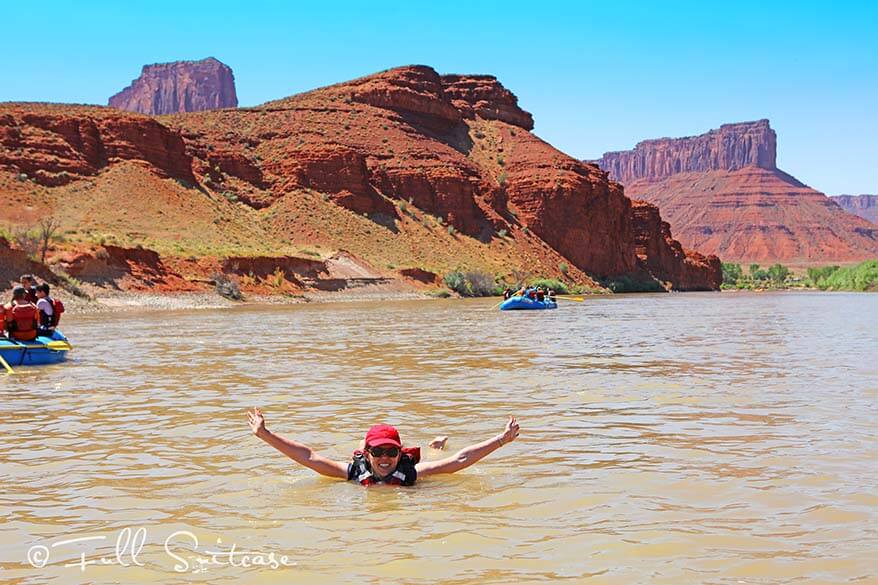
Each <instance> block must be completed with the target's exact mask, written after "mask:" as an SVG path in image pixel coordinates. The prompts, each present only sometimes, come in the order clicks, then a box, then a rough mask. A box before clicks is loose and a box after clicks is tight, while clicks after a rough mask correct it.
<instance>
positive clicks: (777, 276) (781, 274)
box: [768, 264, 790, 285]
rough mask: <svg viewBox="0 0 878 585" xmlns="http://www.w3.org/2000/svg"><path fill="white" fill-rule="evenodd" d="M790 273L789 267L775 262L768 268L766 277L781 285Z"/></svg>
mask: <svg viewBox="0 0 878 585" xmlns="http://www.w3.org/2000/svg"><path fill="white" fill-rule="evenodd" d="M789 275H790V269H789V268H787V267H786V266H784V265H783V264H775V265H773V266H772V267H771V268H769V269H768V278H769V280H771V282H773V283H774V284H776V285H782V284H783V283H784V282H786V279H787V276H789Z"/></svg>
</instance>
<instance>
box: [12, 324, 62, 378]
mask: <svg viewBox="0 0 878 585" xmlns="http://www.w3.org/2000/svg"><path fill="white" fill-rule="evenodd" d="M71 349H73V348H72V347H71V345H70V342H68V341H67V338H66V337H64V334H62V333H61V332H60V331H55V332H54V333H53V334H52V336H51V337H45V336H42V335H41V336H39V337H37V338H36V339H34V340H32V341H16V340H14V339H8V338H6V337H0V356H3V359H4V360H6V363H8V364H9V365H10V366H12V367H13V368H14V367H16V366H43V365H46V364H59V363H61V362H63V361H64V360H66V359H67V352H68V351H70V350H71ZM0 372H2V369H0Z"/></svg>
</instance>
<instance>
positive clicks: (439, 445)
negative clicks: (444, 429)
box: [428, 435, 448, 451]
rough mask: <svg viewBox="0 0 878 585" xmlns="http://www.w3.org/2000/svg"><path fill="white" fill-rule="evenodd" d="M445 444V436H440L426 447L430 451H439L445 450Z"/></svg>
mask: <svg viewBox="0 0 878 585" xmlns="http://www.w3.org/2000/svg"><path fill="white" fill-rule="evenodd" d="M447 442H448V437H447V436H445V435H440V436H438V437H435V438H434V439H433V440H432V441H430V443H429V444H428V446H429V447H430V448H431V449H439V450H440V451H441V450H442V449H444V448H445V444H446V443H447Z"/></svg>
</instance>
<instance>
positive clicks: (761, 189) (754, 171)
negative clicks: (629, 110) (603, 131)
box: [597, 120, 878, 264]
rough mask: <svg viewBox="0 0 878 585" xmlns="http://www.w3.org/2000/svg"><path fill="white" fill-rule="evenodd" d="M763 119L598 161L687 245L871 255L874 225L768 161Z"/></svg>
mask: <svg viewBox="0 0 878 585" xmlns="http://www.w3.org/2000/svg"><path fill="white" fill-rule="evenodd" d="M775 161H776V138H775V133H774V131H773V130H772V129H771V128H770V127H769V125H768V121H767V120H760V121H758V122H750V123H743V124H726V125H724V126H722V127H721V128H720V129H719V130H711V131H710V132H708V133H706V134H703V135H701V136H695V137H688V138H680V139H677V140H675V139H669V138H663V139H660V140H647V141H644V142H641V143H639V144H638V145H637V147H635V149H634V150H632V151H629V152H614V153H607V154H606V155H604V157H603V158H602V159H601V160H600V161H597V162H598V163H599V164H600V165H601V166H602V168H604V169H605V170H607V171H608V173H609V174H610V177H611V178H615V179H616V180H619V181H620V182H622V183H623V184H624V185H625V192H626V193H627V194H628V196H629V197H634V198H640V199H644V200H646V201H649V202H651V203H653V204H655V205H658V206H659V208H660V209H661V210H662V213H663V214H664V216H665V218H666V219H667V220H668V222H669V223H670V224H671V226H672V227H673V229H674V234H675V235H676V237H678V238H679V240H680V242H681V243H682V244H683V245H684V246H686V247H691V248H694V249H697V250H699V251H701V252H703V253H706V254H717V255H719V256H720V257H722V258H723V260H728V261H741V262H759V263H772V262H786V263H796V264H819V263H823V262H830V261H832V262H838V261H842V262H843V261H854V260H863V259H867V258H871V257H874V256H875V255H876V254H878V229H875V226H874V225H871V224H869V223H868V222H866V221H864V220H861V219H859V218H856V217H853V216H851V215H849V214H847V213H844V212H842V210H841V209H840V208H839V207H838V206H837V205H835V204H834V203H833V202H832V200H830V199H829V198H828V197H826V196H825V195H824V194H823V193H820V192H818V191H815V190H814V189H811V188H810V187H808V186H807V185H804V184H803V183H801V182H800V181H798V180H797V179H795V178H794V177H792V176H790V175H788V174H786V173H784V172H783V171H781V170H779V169H778V168H777V167H776V166H775Z"/></svg>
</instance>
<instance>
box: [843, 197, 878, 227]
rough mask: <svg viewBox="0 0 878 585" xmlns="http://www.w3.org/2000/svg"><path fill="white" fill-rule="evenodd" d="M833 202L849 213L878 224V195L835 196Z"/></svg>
mask: <svg viewBox="0 0 878 585" xmlns="http://www.w3.org/2000/svg"><path fill="white" fill-rule="evenodd" d="M832 200H833V201H835V202H836V203H837V204H838V205H839V207H841V208H842V209H844V210H845V211H847V212H848V213H853V214H854V215H858V216H860V217H862V218H863V219H865V220H867V221H871V222H872V223H874V224H878V195H833V196H832Z"/></svg>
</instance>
